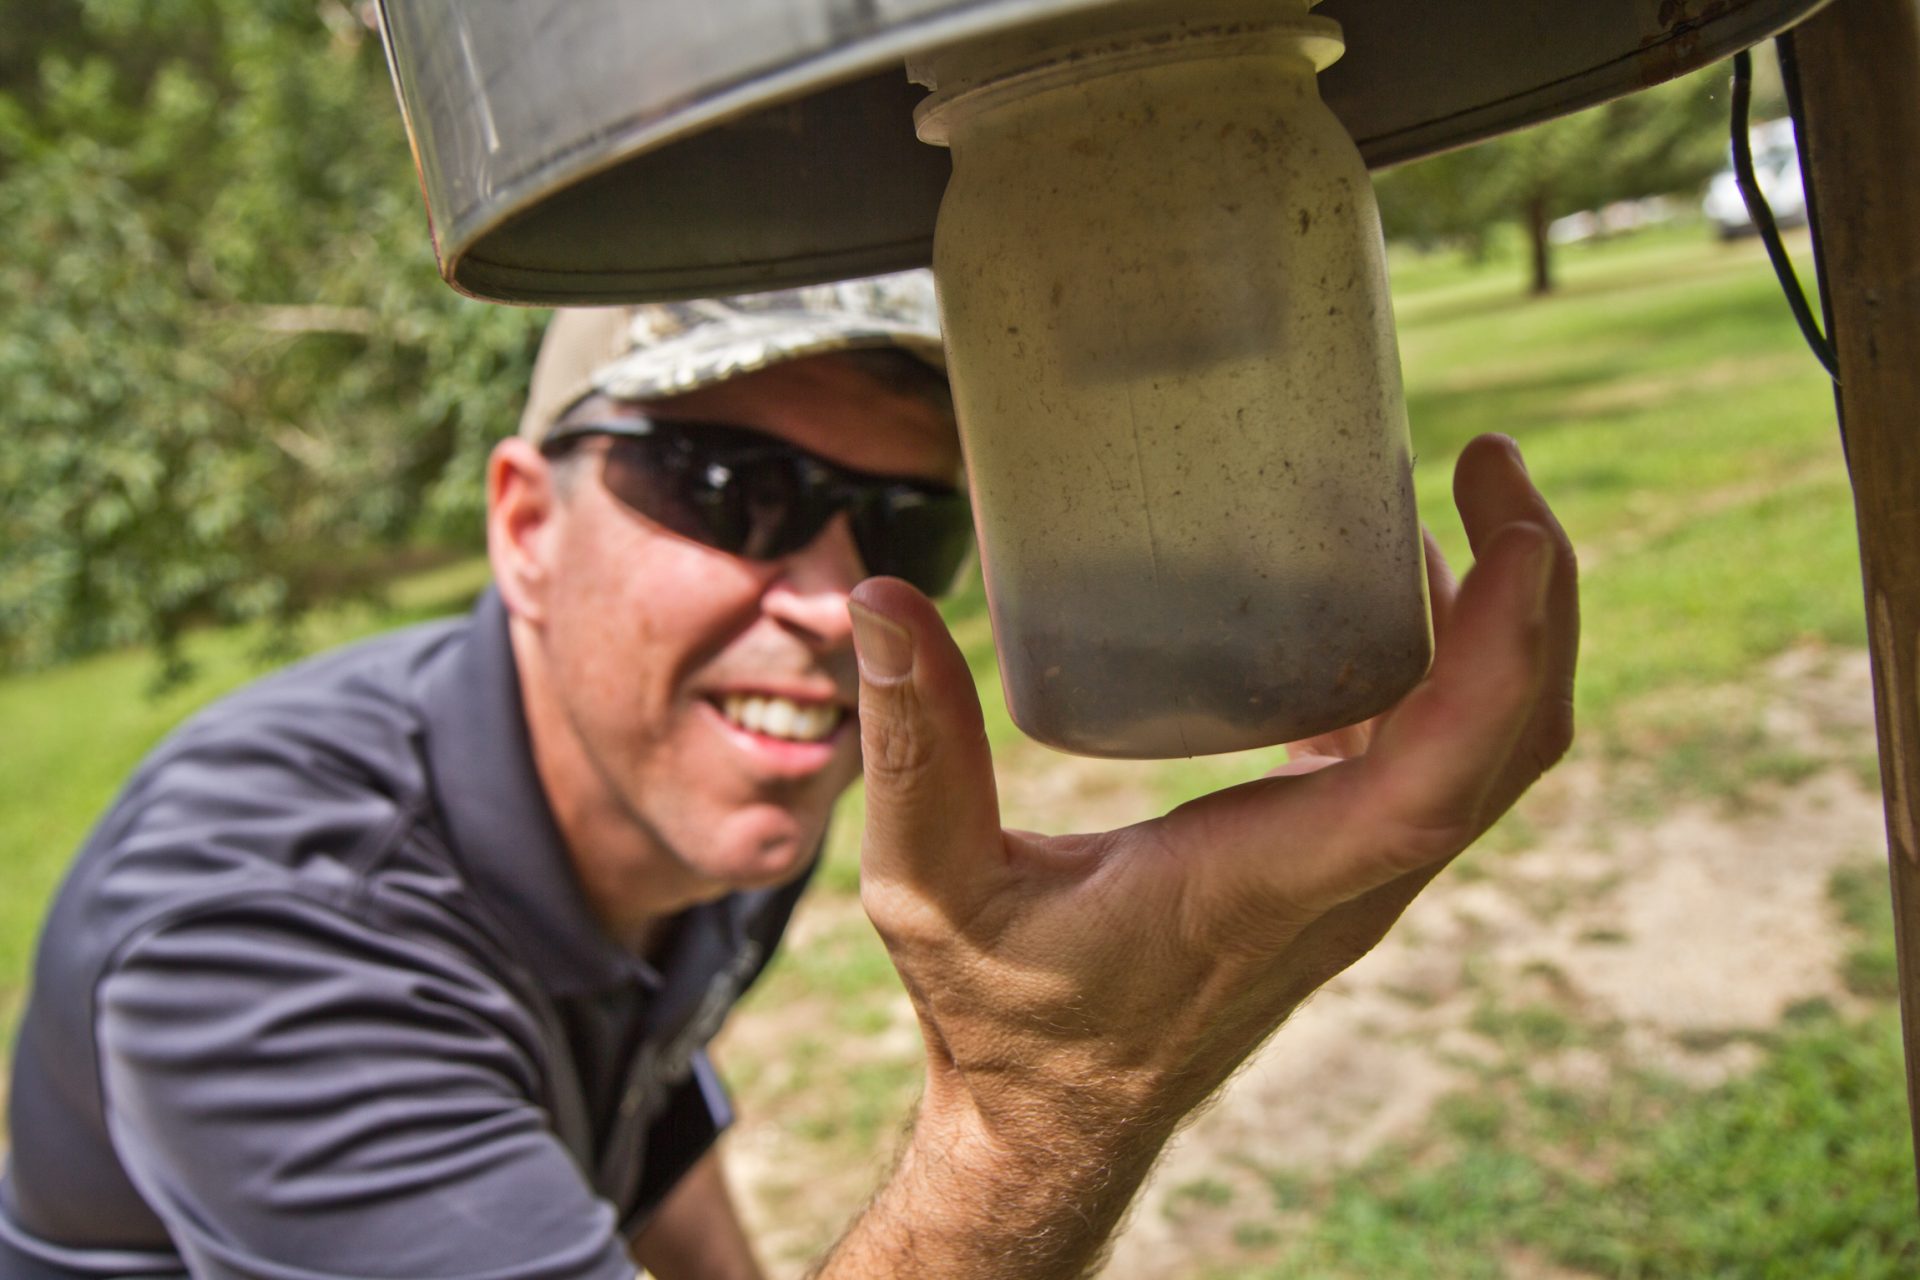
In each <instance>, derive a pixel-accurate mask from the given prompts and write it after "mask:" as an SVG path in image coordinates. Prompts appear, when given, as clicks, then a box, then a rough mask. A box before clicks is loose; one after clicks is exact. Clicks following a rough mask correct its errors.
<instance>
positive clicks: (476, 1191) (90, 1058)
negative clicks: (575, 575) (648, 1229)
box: [0, 592, 802, 1280]
mask: <svg viewBox="0 0 1920 1280" xmlns="http://www.w3.org/2000/svg"><path fill="white" fill-rule="evenodd" d="M801 887H802V886H801V885H800V884H795V885H791V886H788V887H786V888H783V889H779V890H770V891H764V892H756V893H743V894H737V895H734V896H732V897H730V898H727V899H724V900H722V901H720V902H716V903H713V904H710V905H708V906H704V907H700V908H696V909H694V910H693V911H690V912H688V913H687V914H686V915H685V916H683V917H682V918H681V919H679V920H678V921H677V923H676V924H675V926H674V928H673V931H672V935H671V937H670V938H669V939H668V940H667V942H666V944H665V947H664V949H663V950H662V951H661V952H660V953H659V954H660V955H662V956H664V957H665V958H664V959H663V960H662V961H661V967H660V968H659V969H658V970H656V969H654V968H653V967H652V966H650V965H648V964H646V963H644V962H642V961H641V960H639V959H638V958H636V957H635V956H633V955H632V954H630V953H628V952H626V951H624V950H623V949H621V948H620V947H618V946H617V945H615V944H614V943H613V942H612V941H611V940H610V939H609V938H607V937H606V935H605V934H604V933H602V932H601V931H600V929H599V928H598V927H597V926H596V924H595V922H594V920H593V918H592V916H591V914H590V913H589V911H588V909H587V905H586V903H585V901H584V899H583V896H582V894H581V891H580V889H579V886H578V883H577V881H576V880H575V878H574V876H573V873H572V869H571V865H570V863H569V862H568V859H567V856H566V854H565V851H564V849H563V847H562V845H561V843H560V839H559V835H558V833H557V831H556V830H555V828H554V824H553V819H552V815H551V813H550V812H549V810H548V808H547V805H546V801H545V798H544V796H543V795H542V793H541V791H540V789H539V785H538V782H537V780H536V777H535V774H534V770H533V764H532V759H531V756H530V753H529V748H528V744H527V733H526V726H525V722H524V719H523V717H522V712H521V707H520V696H519V686H518V682H517V678H516V675H515V671H514V666H513V662H512V657H511V652H510V648H509V645H508V640H507V630H506V616H505V611H504V609H503V608H502V606H501V604H500V602H499V600H498V598H497V597H496V596H495V595H494V594H493V593H491V592H490V593H488V595H487V596H486V597H485V598H483V599H482V601H481V602H480V604H479V606H478V607H477V608H476V609H475V611H474V613H473V615H472V616H471V617H470V618H468V619H465V620H462V621H458V622H453V623H441V624H433V625H430V626H426V627H421V628H415V629H413V630H409V631H405V632H401V633H398V634H396V635H393V636H388V637H384V638H381V639H378V640H374V641H370V642H368V643H365V644H361V645H357V646H354V647H352V648H349V649H345V650H341V651H339V652H337V653H334V654H331V655H327V656H324V657H321V658H318V659H315V660H313V661H311V662H307V663H304V664H302V665H300V666H298V667H295V668H292V669H290V670H288V671H285V672H282V673H280V674H279V675H276V676H274V677H271V678H269V679H267V680H264V681H261V682H260V683H258V684H255V685H253V686H251V687H249V688H248V689H246V690H243V691H242V692H240V693H239V694H236V695H235V696H233V697H231V698H228V699H226V700H224V701H223V702H221V703H219V704H217V705H215V706H214V707H212V708H210V709H209V710H207V711H205V712H203V713H201V714H200V715H199V716H197V717H196V718H194V719H193V720H191V721H189V722H188V724H187V725H186V726H184V727H183V728H182V729H180V730H179V731H178V732H177V733H175V734H174V735H173V736H172V737H171V738H170V739H169V740H168V741H167V742H165V743H164V744H162V745H161V746H160V748H159V749H158V750H156V751H155V752H154V753H153V755H151V756H150V757H149V758H148V759H147V760H146V762H145V763H144V764H143V765H142V766H141V767H140V769H139V771H138V772H137V773H135V775H134V776H133V778H132V780H131V781H130V782H129V783H128V784H127V787H126V790H125V791H124V792H123V793H122V794H121V796H120V798H119V799H118V800H117V801H116V802H115V804H114V806H113V808H112V809H111V810H110V811H109V812H108V813H107V814H106V816H105V817H104V818H103V819H102V820H101V822H100V825H99V826H98V827H97V828H96V829H95V831H94V832H93V834H92V836H91V837H90V838H89V839H88V841H87V843H86V845H85V846H84V847H83V849H82V850H81V852H80V854H79V857H78V859H77V860H76V862H75V864H74V866H73V868H72V870H71V871H70V873H69V874H68V877H67V880H66V883H65V884H64V886H63V887H62V889H61V891H60V893H59V896H58V897H57V899H56V900H55V902H54V905H53V908H52V911H51V913H50V915H49V917H48V919H47V923H46V926H45V932H44V934H43V936H42V939H41V943H40V950H39V953H38V957H37V960H36V966H35V975H34V986H33V991H32V994H31V997H30V999H29V1002H28V1005H27V1009H26V1013H25V1015H24V1018H23V1020H22V1023H21V1027H20V1034H19V1040H18V1043H17V1046H16V1049H15V1059H14V1072H13V1080H12V1089H11V1097H10V1101H9V1123H10V1127H11V1131H12V1143H13V1147H12V1152H11V1157H10V1167H9V1168H8V1170H7V1173H6V1176H5V1178H4V1181H0V1280H52V1278H54V1277H59V1278H61V1280H71V1278H72V1277H105V1276H178V1275H181V1274H183V1273H186V1274H191V1275H193V1276H196V1277H272V1278H274V1280H294V1278H295V1277H299V1278H301V1280H318V1278H320V1277H362V1278H364V1277H375V1276H389V1277H426V1276H435V1277H452V1276H460V1277H480V1276H484V1277H489V1278H490V1280H519V1278H521V1277H526V1278H527V1280H532V1278H533V1277H541V1278H542V1280H559V1278H567V1277H595V1278H598V1277H608V1278H610V1280H611V1278H612V1277H631V1276H632V1274H633V1265H632V1263H631V1262H629V1261H628V1260H627V1256H626V1248H625V1242H624V1238H623V1237H626V1236H628V1235H630V1234H631V1233H632V1232H633V1231H635V1230H637V1229H638V1227H639V1226H640V1225H642V1224H643V1223H644V1221H645V1219H646V1217H647V1215H648V1214H649V1212H650V1211H651V1210H652V1209H653V1208H654V1207H655V1206H657V1205H658V1203H659V1201H660V1200H661V1198H662V1197H663V1196H664V1195H665V1193H666V1191H667V1189H668V1188H670V1187H671V1186H672V1185H673V1183H674V1182H675V1181H676V1180H677V1179H678V1178H679V1177H680V1176H681V1175H682V1174H683V1173H684V1172H685V1171H686V1170H687V1169H688V1168H689V1167H691V1166H692V1164H693V1163H694V1162H695V1161H696V1160H697V1159H698V1158H699V1157H700V1155H701V1154H702V1153H703V1152H704V1151H705V1150H706V1149H707V1148H708V1147H709V1146H710V1145H711V1143H712V1141H713V1139H714V1137H715V1136H716V1135H717V1134H718V1132H719V1131H720V1129H721V1128H722V1127H723V1126H724V1125H725V1124H726V1123H727V1122H728V1121H729V1119H730V1116H729V1111H728V1106H727V1101H726V1097H725V1094H724V1093H723V1092H722V1090H721V1088H720V1084H719V1081H718V1080H717V1079H716V1078H715V1076H714V1074H713V1070H712V1068H711V1066H710V1065H709V1064H708V1062H707V1060H706V1055H705V1052H704V1046H705V1044H706V1042H707V1041H708V1039H709V1038H710V1037H711V1036H712V1035H713V1034H714V1032H715V1030H716V1029H717V1028H718V1026H719V1024H720V1021H721V1020H722V1018H724V1016H725V1014H726V1012H727V1010H728V1009H729V1008H730V1007H731V1005H732V1004H733V1002H734V1000H735V998H736V997H737V996H738V994H739V992H740V991H741V989H742V988H743V987H744V986H745V985H746V984H747V983H749V982H750V981H752V980H753V978H754V977H755V976H756V975H757V974H758V973H759V971H760V968H761V966H762V965H763V964H764V963H765V960H766V957H767V955H768V954H769V952H770V951H771V950H772V948H773V946H774V944H775V942H776V941H777V940H778V938H779V935H780V933H781V931H782V929H784V928H785V925H786V922H787V918H788V916H789V914H790V913H791V911H792V909H793V904H794V900H795V899H796V898H797V897H798V895H799V893H800V890H801Z"/></svg>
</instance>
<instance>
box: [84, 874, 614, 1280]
mask: <svg viewBox="0 0 1920 1280" xmlns="http://www.w3.org/2000/svg"><path fill="white" fill-rule="evenodd" d="M95 1017H96V1019H97V1024H98V1032H99V1045H100V1055H101V1063H100V1068H101V1080H102V1087H103V1090H104V1093H105V1099H104V1101H105V1110H106V1115H107V1124H108V1130H109V1133H110V1136H111V1138H112V1140H113V1144H114V1148H115V1150H116V1152H117V1153H118V1155H119V1157H120V1159H121V1161H122V1162H123V1164H124V1165H125V1167H126V1169H127V1171H128V1173H129V1175H130V1176H131V1178H132V1180H133V1182H134V1185H135V1186H136V1187H137V1188H138V1189H139V1191H140V1193H141V1195H142V1196H143V1197H145V1198H146V1200H147V1201H148V1203H149V1204H150V1205H151V1206H152V1207H153V1209H154V1211H155V1212H156V1213H157V1214H158V1215H159V1217H160V1218H161V1220H162V1221H163V1222H164V1223H165V1224H166V1226H167V1229H168V1231H169V1232H170V1233H171V1234H172V1236H173V1238H174V1242H175V1244H176V1246H177V1247H178V1248H179V1250H180V1253H181V1256H182V1257H183V1258H184V1259H185V1261H186V1263H187V1266H188V1268H189V1270H190V1271H191V1273H192V1274H193V1276H195V1277H196V1278H198V1280H243V1278H244V1280H255V1278H259V1280H295V1278H296V1277H298V1278H299V1280H324V1278H326V1277H369V1276H381V1277H396V1278H416V1277H417V1278H422V1280H424V1278H427V1277H463V1278H481V1277H484V1278H486V1280H522V1278H524V1280H533V1278H534V1277H540V1278H541V1280H630V1277H632V1276H633V1275H634V1264H633V1263H632V1262H631V1261H630V1260H629V1259H628V1257H627V1254H626V1250H625V1247H624V1245H623V1243H622V1242H621V1240H620V1239H619V1236H618V1234H617V1232H616V1230H615V1223H614V1214H613V1210H612V1208H611V1207H610V1206H609V1205H608V1204H607V1203H606V1202H604V1201H603V1200H600V1199H598V1198H596V1197H595V1195H594V1194H593V1191H592V1189H591V1188H590V1187H589V1185H588V1184H587V1182H586V1179H585V1178H584V1177H583V1175H582V1174H581V1172H580V1169H579V1167H578V1165H577V1164H576V1163H575V1162H574V1160H573V1158H572V1156H571V1155H570V1153H569V1152H568V1150H567V1149H566V1147H565V1146H564V1144H563V1143H562V1142H561V1141H560V1139H559V1138H558V1136H557V1135H556V1134H555V1132H554V1129H553V1126H552V1123H551V1121H550V1119H549V1117H548V1115H547V1112H546V1111H545V1110H544V1109H543V1108H542V1107H541V1106H540V1105H539V1103H538V1102H537V1101H536V1099H538V1098H541V1097H542V1096H543V1093H542V1089H541V1084H540V1079H541V1076H540V1073H541V1070H542V1067H541V1065H540V1051H539V1048H538V1045H539V1042H540V1041H539V1035H538V1029H537V1026H536V1025H535V1024H534V1022H533V1020H532V1018H531V1016H530V1015H529V1014H528V1013H527V1012H526V1011H525V1009H524V1008H523V1007H522V1006H521V1005H520V1003H519V1002H518V1001H516V1000H515V999H514V998H513V997H512V996H511V995H510V994H509V993H508V992H507V990H506V989H505V988H504V986H503V985H502V984H501V983H500V982H499V981H497V980H496V979H495V978H493V977H491V976H490V975H489V974H488V973H487V972H486V971H485V968H484V967H483V966H482V965H481V964H480V963H478V962H477V961H474V960H471V959H469V958H466V957H463V956H461V955H459V954H457V953H455V952H453V951H450V950H448V949H445V948H442V947H438V946H434V945H430V944H426V943H423V942H421V941H418V940H414V939H408V938H405V937H402V936H399V935H395V934H391V933H387V932H383V931H382V930H380V929H378V928H375V927H373V926H370V925H368V924H366V923H365V922H363V921H360V920H358V919H356V918H354V917H353V916H351V915H349V914H347V913H345V912H341V911H336V910H333V909H331V908H330V907H327V906H325V905H322V904H319V903H315V902H310V901H307V900H305V899H302V898H300V897H299V896H297V895H287V896H286V897H285V898H270V899H267V900H264V901H262V900H249V901H248V902H246V903H244V904H234V905H227V906H222V907H219V908H217V909H212V910H203V911H202V912H200V913H198V914H196V915H195V916H193V917H192V918H191V919H187V920H183V921H178V922H175V923H173V924H170V925H168V926H167V927H165V928H164V929H162V930H160V931H158V932H155V933H152V934H149V935H147V936H145V937H144V938H142V939H141V940H140V941H139V942H138V943H137V945H135V946H134V947H133V948H132V949H130V950H129V951H128V952H126V953H125V954H123V955H122V956H121V958H120V961H119V963H118V964H117V965H116V966H115V967H114V968H113V969H112V970H111V971H110V973H109V974H108V976H107V977H106V978H105V979H104V981H103V982H102V984H101V985H100V987H99V989H98V993H97V1004H96V1009H95Z"/></svg>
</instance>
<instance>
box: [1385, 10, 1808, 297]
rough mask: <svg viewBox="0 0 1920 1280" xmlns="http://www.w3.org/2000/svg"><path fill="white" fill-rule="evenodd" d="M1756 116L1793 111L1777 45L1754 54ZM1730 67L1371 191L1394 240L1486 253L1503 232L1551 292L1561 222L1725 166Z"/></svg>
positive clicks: (1684, 186)
mask: <svg viewBox="0 0 1920 1280" xmlns="http://www.w3.org/2000/svg"><path fill="white" fill-rule="evenodd" d="M1755 59H1756V63H1757V68H1756V70H1757V74H1756V92H1755V95H1754V116H1753V118H1754V119H1755V120H1756V121H1757V120H1760V119H1764V118H1766V117H1767V116H1772V115H1782V114H1784V113H1785V111H1786V104H1785V99H1784V95H1783V93H1782V92H1781V90H1780V79H1779V71H1778V67H1777V64H1776V63H1775V62H1774V60H1773V57H1772V54H1771V49H1770V47H1766V46H1763V47H1761V48H1760V49H1757V50H1756V51H1755ZM1728 111H1729V101H1728V92H1727V70H1726V68H1725V67H1724V66H1715V67H1709V68H1707V69H1705V70H1703V71H1699V72H1696V73H1695V74H1693V75H1690V76H1686V77H1684V78H1682V79H1679V80H1674V81H1670V82H1669V83H1667V84H1664V85H1660V86H1658V87H1656V88H1654V89H1651V90H1648V91H1646V92H1644V93H1637V94H1633V95H1631V96H1629V97H1625V98H1617V99H1615V100H1614V101H1612V102H1609V103H1606V104H1605V105H1603V106H1600V107H1596V108H1594V109H1592V110H1590V111H1583V112H1580V113H1578V114H1576V115H1571V116H1562V117H1561V118H1560V119H1558V120H1552V121H1549V122H1548V123H1546V124H1542V125H1536V126H1535V127H1533V128H1531V129H1525V130H1522V131H1520V132H1518V133H1512V134H1508V135H1506V136H1504V137H1500V138H1495V139H1493V140H1492V141H1490V142H1484V143H1481V144H1480V145H1479V146H1475V147H1469V148H1466V149H1465V150H1461V151H1454V152H1449V153H1447V154H1445V155H1441V156H1435V157H1433V158H1432V159H1428V160H1422V161H1418V162H1416V163H1414V164H1409V165H1403V166H1401V167H1400V168H1397V169H1393V170H1390V171H1388V172H1386V173H1383V174H1380V175H1378V176H1377V177H1376V179H1375V186H1376V189H1377V191H1378V193H1379V197H1380V216H1381V220H1382V222H1383V223H1384V224H1385V227H1386V232H1387V238H1388V239H1390V240H1408V241H1412V242H1414V243H1416V244H1419V245H1422V246H1426V247H1435V246H1440V245H1455V246H1458V247H1460V248H1462V249H1464V250H1465V251H1466V252H1468V253H1470V254H1474V255H1478V254H1479V253H1480V252H1481V251H1482V250H1483V249H1484V247H1485V244H1486V239H1487V236H1488V235H1489V233H1491V232H1492V230H1493V229H1494V228H1495V227H1498V226H1501V225H1503V224H1513V225H1515V226H1517V227H1519V228H1520V230H1521V232H1522V234H1523V235H1524V236H1525V239H1526V244H1527V246H1528V253H1527V257H1526V261H1527V268H1528V278H1527V286H1528V289H1529V291H1530V292H1532V293H1534V294H1545V293H1549V292H1551V291H1552V289H1553V280H1554V278H1553V257H1552V253H1553V242H1552V238H1551V236H1550V235H1549V230H1550V228H1551V227H1552V225H1553V223H1554V222H1555V220H1557V219H1559V218H1563V217H1566V216H1568V215H1571V214H1575V213H1580V212H1583V211H1586V210H1595V209H1600V208H1603V207H1604V206H1606V205H1609V204H1612V203H1615V202H1617V201H1627V200H1638V199H1642V198H1645V197H1648V196H1664V195H1671V194H1674V193H1684V194H1685V195H1686V196H1688V197H1689V198H1692V197H1695V196H1697V195H1698V194H1699V190H1700V188H1701V187H1702V186H1703V185H1704V184H1705V183H1706V180H1707V179H1708V178H1709V177H1710V176H1712V174H1713V173H1714V171H1715V170H1717V169H1719V168H1720V167H1721V166H1722V165H1724V164H1725V163H1726V162H1727V154H1728V149H1727V132H1728Z"/></svg>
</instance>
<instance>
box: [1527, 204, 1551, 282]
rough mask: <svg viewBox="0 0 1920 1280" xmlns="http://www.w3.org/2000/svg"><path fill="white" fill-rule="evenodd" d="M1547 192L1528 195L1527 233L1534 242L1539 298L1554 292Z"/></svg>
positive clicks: (1535, 272) (1535, 271)
mask: <svg viewBox="0 0 1920 1280" xmlns="http://www.w3.org/2000/svg"><path fill="white" fill-rule="evenodd" d="M1547 209H1548V206H1547V193H1546V192H1544V191H1536V192H1534V193H1533V194H1532V195H1531V196H1529V197H1527V235H1528V237H1529V239H1531V241H1532V243H1533V287H1532V288H1531V289H1530V290H1528V292H1530V293H1531V294H1532V295H1533V296H1534V297H1536V298H1538V297H1541V296H1543V295H1545V294H1549V293H1552V292H1553V257H1552V254H1553V245H1552V244H1551V243H1550V242H1549V241H1548V240H1547V224H1548V223H1549V222H1550V221H1552V219H1550V218H1549V217H1548V216H1547Z"/></svg>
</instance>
